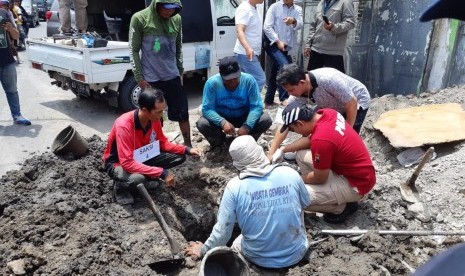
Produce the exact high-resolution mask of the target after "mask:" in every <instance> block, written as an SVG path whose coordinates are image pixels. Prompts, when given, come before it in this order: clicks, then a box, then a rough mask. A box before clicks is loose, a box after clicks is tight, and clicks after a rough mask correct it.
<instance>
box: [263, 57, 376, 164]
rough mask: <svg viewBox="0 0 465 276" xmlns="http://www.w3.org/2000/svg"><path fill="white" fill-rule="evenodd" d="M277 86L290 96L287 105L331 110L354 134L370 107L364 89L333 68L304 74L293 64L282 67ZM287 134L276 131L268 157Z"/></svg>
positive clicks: (368, 95)
mask: <svg viewBox="0 0 465 276" xmlns="http://www.w3.org/2000/svg"><path fill="white" fill-rule="evenodd" d="M277 81H278V84H279V85H282V86H283V87H284V89H286V91H287V92H288V93H289V95H291V96H290V97H289V100H288V102H289V103H291V102H293V101H298V102H300V103H305V104H311V105H312V104H316V106H317V108H332V109H334V110H336V111H338V112H339V113H341V114H342V115H343V116H344V117H345V118H346V120H347V123H348V124H349V125H350V126H351V127H353V128H354V130H355V131H356V132H357V133H358V132H360V129H361V127H362V124H363V121H364V120H365V116H366V114H367V112H368V108H369V107H370V93H369V92H368V89H367V88H366V86H365V85H363V84H362V83H361V82H359V81H358V80H356V79H354V78H351V77H349V76H347V75H346V74H344V73H341V72H340V71H338V70H336V69H334V68H329V67H326V68H320V69H315V70H312V71H308V72H305V71H304V70H303V69H302V68H300V67H299V66H297V65H295V64H289V65H285V66H284V67H283V68H282V69H281V70H280V71H279V73H278V78H277ZM286 136H287V131H285V132H284V133H280V132H279V131H276V133H275V137H274V139H273V143H272V144H271V146H270V151H269V153H268V157H269V158H270V160H271V156H272V155H273V154H274V153H275V151H276V150H277V149H278V148H279V146H280V145H281V143H282V142H283V141H284V139H285V138H286Z"/></svg>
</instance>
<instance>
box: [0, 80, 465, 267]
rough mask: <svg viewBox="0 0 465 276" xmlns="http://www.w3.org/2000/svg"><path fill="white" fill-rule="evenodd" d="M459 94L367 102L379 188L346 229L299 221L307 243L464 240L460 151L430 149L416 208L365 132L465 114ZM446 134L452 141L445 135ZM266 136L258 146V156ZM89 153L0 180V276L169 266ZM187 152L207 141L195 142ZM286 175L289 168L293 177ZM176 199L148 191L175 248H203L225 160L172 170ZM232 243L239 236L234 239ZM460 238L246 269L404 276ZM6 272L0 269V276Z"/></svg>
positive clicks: (152, 227)
mask: <svg viewBox="0 0 465 276" xmlns="http://www.w3.org/2000/svg"><path fill="white" fill-rule="evenodd" d="M463 93H464V89H463V88H457V87H456V88H449V89H445V90H442V91H438V92H435V93H423V94H421V96H420V97H414V96H408V97H404V96H397V97H394V96H389V95H388V96H384V97H381V98H377V99H374V100H373V101H372V107H371V108H370V111H369V114H368V116H367V119H366V122H365V124H364V128H363V131H362V137H363V138H364V140H365V142H366V144H367V146H368V147H369V149H370V151H371V153H372V157H373V161H374V163H375V167H376V170H377V179H378V182H377V184H376V186H375V189H374V191H373V192H372V193H371V194H370V196H369V198H368V200H367V201H365V202H364V203H362V204H361V206H360V209H359V211H358V212H357V213H356V214H355V215H354V216H353V217H351V218H350V219H349V220H348V221H347V222H346V223H345V224H343V225H338V226H337V227H336V226H334V225H328V224H326V223H324V222H323V220H322V219H321V218H319V217H311V216H306V224H307V226H308V234H309V241H310V242H313V241H316V240H320V239H322V238H325V237H326V236H324V235H322V234H321V233H320V231H319V230H321V229H351V228H353V227H358V228H360V229H371V230H389V229H391V230H392V229H397V230H442V231H458V230H462V229H464V223H465V219H464V214H465V212H464V207H465V206H464V203H463V202H464V196H465V178H464V175H463V171H464V165H463V164H464V163H465V147H464V143H463V142H457V143H452V144H443V145H436V146H435V148H436V153H437V158H436V159H434V160H432V161H430V162H429V163H428V164H427V165H426V166H425V168H424V169H423V171H422V173H421V175H420V177H419V178H418V180H417V182H416V184H417V186H418V187H419V188H421V197H422V200H423V202H424V204H423V206H420V207H419V206H413V205H410V204H407V203H406V202H404V201H403V200H402V199H401V196H400V191H399V185H400V183H402V182H405V181H406V180H407V179H408V177H409V176H410V174H411V173H412V172H413V168H403V167H402V166H401V165H400V164H399V163H398V161H397V159H396V156H397V154H398V153H400V152H401V151H402V150H403V149H395V148H393V147H391V146H390V145H389V142H388V140H387V139H386V138H384V137H383V136H382V135H381V133H380V132H378V131H376V130H374V129H373V127H372V124H373V123H374V122H375V121H376V120H377V118H378V117H379V115H380V114H381V113H382V112H384V111H387V110H391V109H396V108H403V107H409V106H418V105H422V104H430V103H447V102H456V103H459V104H461V106H462V107H464V108H465V102H464V101H465V97H463ZM451 131H453V130H451ZM272 135H273V133H272V131H269V132H268V133H267V134H266V135H264V137H262V138H261V140H260V144H262V145H263V146H265V147H267V145H268V143H269V141H270V140H271V138H272ZM87 141H88V143H89V153H88V154H87V155H86V156H84V157H82V158H80V159H78V160H73V159H72V158H67V157H57V156H55V155H53V154H52V153H46V154H42V155H36V156H33V157H32V158H30V159H28V160H27V161H25V162H24V164H23V166H22V168H21V169H20V170H16V171H10V172H8V173H7V174H6V175H4V176H3V177H2V178H1V179H0V186H1V189H0V233H2V234H1V235H0V263H1V264H2V266H1V267H0V274H2V275H8V274H11V273H12V271H14V272H15V273H16V274H21V273H22V272H24V273H25V274H27V275H41V274H44V275H45V274H47V275H71V274H84V275H156V274H157V273H156V272H155V271H153V270H151V269H150V268H149V267H148V266H147V264H149V263H151V262H154V261H157V260H162V259H167V258H169V257H170V251H169V244H168V242H167V239H166V238H165V236H164V235H163V233H162V231H161V228H160V227H159V225H158V223H157V222H156V221H155V219H154V217H153V215H152V213H151V212H150V210H149V209H148V208H147V206H146V204H145V202H144V201H143V200H142V198H141V197H137V195H136V203H135V204H133V205H129V206H120V205H118V204H116V203H115V202H114V200H113V197H112V185H113V182H112V181H111V180H110V178H109V177H108V176H107V175H106V173H105V172H104V171H103V170H102V167H101V156H102V152H103V149H104V147H105V142H104V141H102V140H101V139H100V138H99V137H97V136H93V137H90V138H88V139H87ZM194 141H195V142H196V143H197V144H198V145H200V146H203V147H204V148H206V147H205V145H206V141H205V140H204V139H203V138H202V137H201V135H200V134H198V133H197V132H195V131H194ZM294 167H295V166H294ZM174 174H175V175H176V177H177V179H178V185H177V187H176V188H174V189H172V188H167V187H164V186H163V185H160V186H158V187H156V188H155V189H152V190H149V192H150V194H151V195H152V198H153V199H154V200H155V202H156V204H157V205H158V206H159V208H160V209H161V211H162V213H163V215H164V216H165V219H166V221H167V223H168V224H169V225H170V226H171V227H172V228H173V229H174V230H175V231H174V236H175V238H176V239H177V240H178V241H179V242H180V243H181V244H182V245H186V241H188V240H199V241H205V239H207V238H208V235H209V233H210V231H211V229H212V227H213V224H214V222H215V217H216V212H217V208H218V203H219V198H220V196H221V193H222V190H223V188H224V187H225V185H226V183H227V181H229V179H230V178H232V177H233V176H234V175H235V174H236V170H235V169H234V167H233V166H232V162H231V159H230V158H229V155H228V153H227V149H226V148H225V147H224V148H220V149H215V150H213V151H210V152H207V153H206V154H205V156H204V157H202V158H201V159H200V160H195V159H188V160H187V161H186V163H185V164H183V165H182V166H180V167H178V168H175V169H174ZM236 234H237V233H236ZM460 242H463V237H460V236H455V237H444V236H407V237H405V236H392V235H382V236H381V235H378V234H376V233H374V232H370V233H368V234H366V235H363V236H361V237H344V236H342V237H340V236H329V237H328V238H327V239H326V240H324V241H322V242H319V243H317V244H314V245H313V246H312V248H313V250H312V253H311V255H310V259H309V263H308V264H301V265H299V266H296V267H294V268H291V269H289V270H287V271H279V272H270V271H261V270H259V269H257V268H253V274H254V275H268V274H270V273H275V274H276V275H277V274H283V275H391V274H394V275H409V274H410V273H411V271H412V269H414V268H416V267H418V266H419V265H421V264H422V263H424V262H425V261H427V260H428V259H429V258H431V256H433V255H435V254H437V253H438V252H439V251H442V250H444V249H446V248H449V247H451V246H453V245H454V244H456V243H460ZM7 264H8V265H7ZM198 266H199V262H197V263H196V262H193V261H191V260H188V261H187V262H186V265H185V266H184V267H182V268H180V271H177V272H176V273H175V274H178V275H197V273H198Z"/></svg>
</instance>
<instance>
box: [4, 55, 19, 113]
mask: <svg viewBox="0 0 465 276" xmlns="http://www.w3.org/2000/svg"><path fill="white" fill-rule="evenodd" d="M0 82H1V83H2V86H3V90H5V93H6V100H7V101H8V105H9V106H10V111H11V116H12V117H13V119H15V118H16V117H18V116H21V110H20V107H19V95H18V89H17V87H16V65H15V63H14V62H13V63H10V64H7V65H3V66H1V67H0Z"/></svg>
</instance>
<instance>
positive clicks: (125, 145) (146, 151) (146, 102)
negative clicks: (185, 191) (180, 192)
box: [103, 87, 200, 201]
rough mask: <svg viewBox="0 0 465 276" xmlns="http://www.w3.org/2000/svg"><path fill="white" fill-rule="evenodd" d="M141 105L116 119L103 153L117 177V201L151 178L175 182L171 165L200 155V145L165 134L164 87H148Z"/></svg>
mask: <svg viewBox="0 0 465 276" xmlns="http://www.w3.org/2000/svg"><path fill="white" fill-rule="evenodd" d="M139 105H140V108H138V109H136V110H134V111H129V112H127V113H125V114H123V115H121V116H120V117H119V118H118V119H116V121H115V123H114V125H113V127H112V129H111V132H110V134H109V136H108V142H107V146H106V148H105V151H104V154H103V161H104V168H105V170H106V171H107V173H108V175H109V176H110V177H111V178H112V179H114V180H115V185H114V192H115V197H116V199H117V201H118V198H119V196H122V197H124V196H126V197H127V196H128V195H125V194H124V193H125V192H126V191H125V190H127V189H128V188H134V187H136V185H137V184H139V183H146V182H147V181H149V180H151V179H162V180H164V181H165V183H166V184H167V185H168V186H174V185H175V183H176V181H175V178H174V175H173V174H172V173H171V172H169V171H168V169H169V168H172V167H174V166H177V165H179V164H181V163H183V162H184V161H185V160H186V157H185V156H186V155H192V156H199V155H200V151H199V150H198V149H195V148H190V147H186V146H183V145H178V144H175V143H171V142H170V141H169V140H168V139H167V138H166V137H165V135H164V134H163V129H162V124H161V120H160V119H161V118H162V116H163V111H164V109H165V107H166V104H165V99H164V97H163V92H162V91H160V90H158V89H154V88H150V87H148V88H146V89H145V90H144V91H143V92H142V93H141V94H140V97H139ZM130 200H132V199H130Z"/></svg>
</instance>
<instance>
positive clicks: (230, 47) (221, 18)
mask: <svg viewBox="0 0 465 276" xmlns="http://www.w3.org/2000/svg"><path fill="white" fill-rule="evenodd" d="M213 2H214V9H215V12H214V13H213V14H214V15H216V22H214V25H215V30H214V32H215V34H214V36H215V51H214V54H213V62H212V65H214V66H212V67H211V72H209V75H210V76H211V75H212V74H215V73H217V72H218V66H216V64H217V62H218V60H219V59H221V58H223V57H226V56H232V55H234V45H235V43H236V38H237V37H236V26H235V20H234V15H235V12H236V8H237V6H238V5H239V2H241V1H238V0H213ZM214 21H215V20H214Z"/></svg>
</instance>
